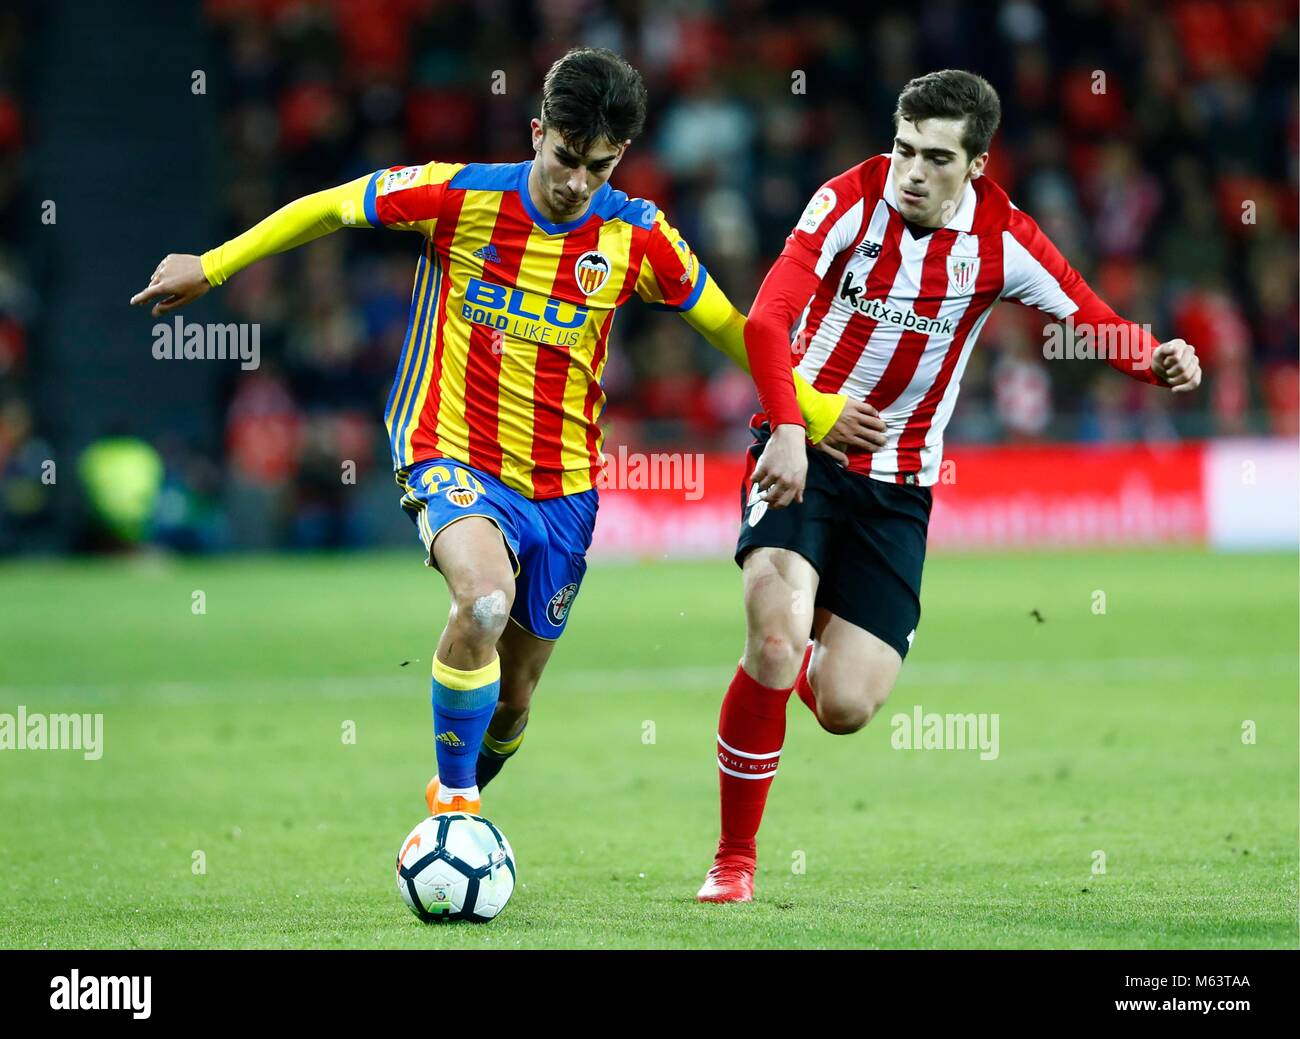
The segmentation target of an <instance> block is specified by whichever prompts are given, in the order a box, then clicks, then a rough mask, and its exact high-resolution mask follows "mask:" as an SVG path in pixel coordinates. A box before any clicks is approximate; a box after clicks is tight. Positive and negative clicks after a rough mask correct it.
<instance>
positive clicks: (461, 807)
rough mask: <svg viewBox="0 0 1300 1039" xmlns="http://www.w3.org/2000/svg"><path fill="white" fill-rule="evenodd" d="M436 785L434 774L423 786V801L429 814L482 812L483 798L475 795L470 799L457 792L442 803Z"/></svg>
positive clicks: (474, 813) (473, 813)
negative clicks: (427, 783) (449, 799)
mask: <svg viewBox="0 0 1300 1039" xmlns="http://www.w3.org/2000/svg"><path fill="white" fill-rule="evenodd" d="M438 786H439V783H438V777H437V776H434V777H433V778H432V779H431V780H429V785H428V786H426V787H425V788H424V803H425V804H426V805H428V806H429V814H430V815H448V814H449V813H451V812H464V813H465V814H466V815H482V814H483V798H481V797H476V798H474V799H473V800H472V801H471V800H470V799H469V798H468V797H461V796H460V795H459V794H457V795H456V796H455V797H453V798H452V799H451V801H450V802H449V803H446V804H444V803H443V802H442V801H439V800H438Z"/></svg>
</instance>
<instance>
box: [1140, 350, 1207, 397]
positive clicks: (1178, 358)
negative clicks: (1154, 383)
mask: <svg viewBox="0 0 1300 1039" xmlns="http://www.w3.org/2000/svg"><path fill="white" fill-rule="evenodd" d="M1151 368H1152V370H1153V371H1154V372H1155V373H1156V375H1157V376H1159V378H1160V379H1162V380H1163V381H1164V382H1165V383H1167V384H1168V385H1169V387H1170V388H1171V389H1172V390H1173V391H1174V392H1175V393H1190V392H1191V391H1192V390H1194V389H1196V387H1197V386H1199V385H1200V384H1201V362H1200V359H1199V358H1198V357H1197V356H1196V347H1194V346H1192V344H1191V343H1188V342H1185V341H1184V340H1182V339H1171V340H1169V342H1167V343H1161V344H1160V345H1159V346H1157V347H1156V348H1155V350H1154V351H1153V352H1152V354H1151Z"/></svg>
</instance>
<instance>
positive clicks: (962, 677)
mask: <svg viewBox="0 0 1300 1039" xmlns="http://www.w3.org/2000/svg"><path fill="white" fill-rule="evenodd" d="M1298 673H1300V659H1298V658H1297V657H1296V656H1288V655H1286V654H1274V655H1268V656H1232V657H1209V658H1190V659H1189V658H1187V657H1183V656H1163V657H1114V658H1110V659H1086V658H1073V659H1063V660H1038V661H1026V660H1011V661H994V660H949V661H934V662H921V661H917V662H914V663H911V664H907V665H905V666H904V668H903V672H902V676H901V677H900V679H899V687H900V689H903V690H907V689H909V688H912V687H919V688H924V687H927V686H965V685H972V684H974V683H977V682H995V683H996V682H1001V683H1003V684H1016V685H1043V686H1056V685H1068V684H1078V683H1098V682H1103V683H1104V682H1107V681H1111V682H1133V681H1156V682H1160V681H1182V680H1187V679H1196V678H1282V677H1287V676H1295V675H1296V674H1298ZM730 677H731V671H730V670H729V669H728V667H727V665H725V664H719V665H717V666H716V667H714V666H693V667H644V666H636V667H626V668H573V669H563V668H557V669H555V670H553V671H551V672H548V673H547V674H546V675H545V676H544V678H543V679H542V684H541V687H540V689H539V692H542V693H543V694H544V692H545V691H546V690H550V689H566V690H570V691H575V692H605V691H608V690H610V689H617V688H618V687H619V686H620V685H626V684H628V683H629V682H634V683H636V684H637V685H640V686H651V687H654V688H656V689H658V690H660V691H664V692H682V691H690V692H699V691H709V692H715V693H718V694H719V695H720V694H721V691H722V690H723V689H724V688H725V686H726V684H727V682H728V681H729V680H730ZM428 682H429V679H428V677H427V675H426V674H425V669H424V668H423V667H421V668H419V669H417V670H412V671H411V672H410V673H409V674H403V675H393V674H388V675H375V676H373V677H370V676H354V677H322V678H312V677H293V678H282V679H269V678H259V679H242V678H213V679H209V680H204V681H193V680H185V681H179V680H178V681H166V682H103V683H100V682H96V683H85V684H80V683H57V684H51V685H27V686H24V685H3V686H0V708H3V707H4V705H5V704H11V703H12V704H16V703H20V702H28V703H31V702H35V701H37V700H41V701H44V700H46V699H47V698H48V699H58V698H60V697H62V698H67V699H69V700H77V701H87V700H92V701H93V700H127V699H141V700H149V701H154V702H159V703H178V704H184V703H204V702H222V701H228V700H232V699H235V700H245V701H247V700H254V699H262V698H266V699H272V700H273V699H275V698H277V697H282V696H284V695H286V693H289V692H293V693H301V694H305V695H310V696H313V697H317V698H321V699H331V700H334V699H337V700H351V699H364V698H365V697H366V695H367V694H379V695H385V696H400V695H406V694H407V693H414V692H423V693H424V694H425V695H427V690H428Z"/></svg>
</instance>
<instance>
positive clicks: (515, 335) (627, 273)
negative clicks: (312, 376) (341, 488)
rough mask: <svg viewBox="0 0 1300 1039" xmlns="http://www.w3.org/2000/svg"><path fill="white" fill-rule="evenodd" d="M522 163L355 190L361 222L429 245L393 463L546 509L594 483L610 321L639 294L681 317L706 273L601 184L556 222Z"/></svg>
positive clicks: (672, 234) (655, 223)
mask: <svg viewBox="0 0 1300 1039" xmlns="http://www.w3.org/2000/svg"><path fill="white" fill-rule="evenodd" d="M530 166H531V162H520V163H510V164H485V163H469V164H459V163H442V162H431V163H428V164H427V165H424V166H407V167H395V168H393V169H389V170H380V171H378V172H377V173H375V174H374V175H373V176H371V177H370V178H368V179H367V180H365V181H364V182H363V181H361V180H358V181H354V182H353V184H354V185H355V186H356V189H357V190H360V191H361V199H360V209H361V211H362V213H363V214H364V219H365V221H366V223H368V224H370V225H371V226H374V227H392V228H401V229H407V230H414V231H418V232H420V233H421V234H422V235H424V237H425V239H426V241H425V245H424V252H423V255H422V256H421V257H420V260H419V263H418V266H417V269H416V274H415V287H414V291H413V292H412V295H411V312H410V320H409V324H408V327H407V333H406V341H405V345H404V347H403V349H402V355H401V360H400V362H399V364H398V370H397V375H396V378H395V379H394V381H393V388H392V392H391V393H390V394H389V398H388V404H387V407H386V409H385V414H384V418H385V423H386V425H387V427H388V434H389V441H390V445H391V448H392V455H393V465H394V467H395V468H396V469H398V470H399V471H400V470H402V469H405V468H408V467H409V466H411V465H414V464H415V463H416V462H419V461H423V460H424V459H427V458H433V457H448V458H454V459H457V460H458V461H461V462H464V463H466V464H467V465H470V466H473V467H474V468H476V469H481V470H483V471H484V472H488V473H491V474H492V475H493V476H496V477H498V478H499V479H500V480H501V481H502V482H503V483H505V484H507V485H508V486H510V487H513V488H515V489H516V490H518V491H520V492H521V493H522V494H524V495H526V496H527V497H530V498H538V499H540V498H553V497H557V496H559V495H564V494H575V493H578V492H580V491H585V490H588V489H590V488H591V487H593V486H594V485H595V482H596V478H597V476H598V474H599V472H600V469H601V453H600V447H601V441H602V432H601V429H600V425H599V418H600V412H601V409H602V407H603V406H604V403H605V395H604V393H603V392H602V390H601V388H600V376H601V372H602V370H603V369H604V367H605V361H606V359H607V357H608V345H609V333H610V328H611V326H612V325H613V322H614V312H615V311H616V310H617V309H618V308H619V307H620V306H622V305H623V303H624V302H626V301H627V300H628V299H629V298H630V297H631V295H632V293H634V292H635V293H636V294H637V295H639V296H640V297H641V298H642V299H643V300H646V301H647V302H649V303H652V304H657V305H660V306H664V307H667V308H671V309H675V310H680V311H686V310H689V309H690V308H691V307H693V306H694V305H695V303H696V301H697V300H698V299H699V298H700V295H701V293H702V291H703V289H704V286H705V283H706V280H707V278H708V274H707V272H706V271H705V270H704V267H703V266H702V265H701V264H700V262H699V260H698V259H697V258H696V257H695V255H694V253H693V252H692V251H691V249H690V247H689V246H688V245H687V244H686V242H685V241H684V240H683V238H682V237H681V235H679V234H678V233H677V231H676V230H674V229H673V228H672V227H671V226H670V225H669V224H668V222H667V221H666V220H665V218H664V214H663V213H662V212H661V211H660V210H659V209H658V208H657V207H656V206H655V204H654V203H653V202H647V201H646V200H644V199H630V198H628V197H627V195H626V194H624V193H623V192H621V191H617V190H615V189H614V188H611V187H610V186H609V185H608V184H605V185H603V186H602V187H601V188H600V189H599V190H598V191H597V192H595V193H594V195H593V196H592V199H591V203H590V205H589V206H588V209H587V212H586V214H585V215H584V216H582V217H580V218H579V219H577V220H574V221H571V222H569V223H565V224H553V223H550V222H549V221H547V220H546V219H545V218H544V217H543V216H542V214H541V213H540V212H538V210H537V209H536V207H535V206H534V205H533V202H532V199H531V198H530V196H529V194H528V173H529V167H530ZM363 183H364V187H362V185H363ZM358 222H359V221H358Z"/></svg>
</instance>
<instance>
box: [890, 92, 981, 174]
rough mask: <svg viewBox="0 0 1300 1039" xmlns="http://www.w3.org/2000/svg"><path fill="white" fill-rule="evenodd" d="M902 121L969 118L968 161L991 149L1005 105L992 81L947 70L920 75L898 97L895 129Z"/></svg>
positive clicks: (964, 136)
mask: <svg viewBox="0 0 1300 1039" xmlns="http://www.w3.org/2000/svg"><path fill="white" fill-rule="evenodd" d="M900 119H906V120H907V121H908V122H910V123H917V124H919V123H920V122H921V120H922V119H965V120H966V123H965V125H964V126H963V127H962V132H961V146H962V147H963V148H964V149H965V150H966V161H967V162H970V160H971V159H973V158H975V156H977V155H983V154H984V153H985V152H986V151H988V150H989V142H991V141H992V140H993V134H994V132H995V131H996V130H997V128H998V123H1000V122H1001V121H1002V102H1001V101H999V100H998V92H997V91H996V90H994V89H993V87H992V86H991V85H990V84H989V81H988V80H986V79H985V78H984V77H982V76H977V75H975V73H973V72H964V71H962V70H961V69H944V70H943V71H942V72H927V73H926V74H925V75H924V76H917V77H916V79H914V80H912V81H911V82H909V83H908V84H907V86H905V87H904V88H903V92H902V93H901V94H899V95H898V107H897V108H895V109H894V129H895V130H897V129H898V122H899V120H900Z"/></svg>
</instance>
